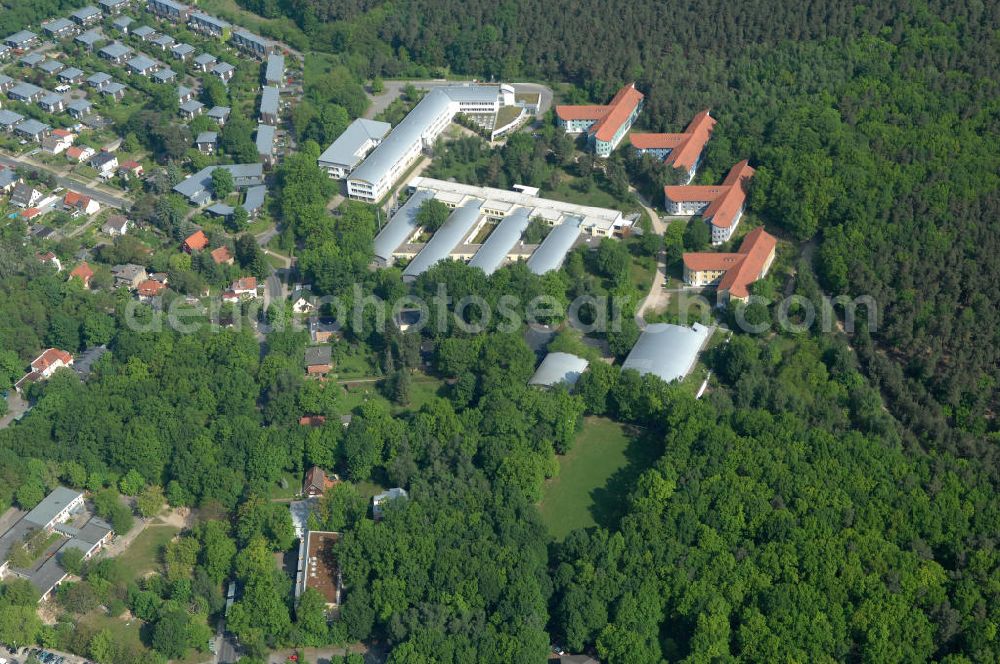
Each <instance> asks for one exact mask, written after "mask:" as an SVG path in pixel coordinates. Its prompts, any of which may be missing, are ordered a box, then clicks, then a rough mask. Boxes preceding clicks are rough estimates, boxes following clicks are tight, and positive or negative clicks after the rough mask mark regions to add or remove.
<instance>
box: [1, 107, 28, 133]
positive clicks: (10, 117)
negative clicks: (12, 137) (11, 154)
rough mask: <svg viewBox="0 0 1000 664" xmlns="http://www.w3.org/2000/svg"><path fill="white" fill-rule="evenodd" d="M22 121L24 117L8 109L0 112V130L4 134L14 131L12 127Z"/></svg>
mask: <svg viewBox="0 0 1000 664" xmlns="http://www.w3.org/2000/svg"><path fill="white" fill-rule="evenodd" d="M22 120H24V116H23V115H21V114H20V113H15V112H14V111H11V110H9V109H6V108H5V109H3V110H0V129H2V130H3V131H6V132H8V133H9V132H11V131H14V127H16V126H17V124H18V123H19V122H21V121H22Z"/></svg>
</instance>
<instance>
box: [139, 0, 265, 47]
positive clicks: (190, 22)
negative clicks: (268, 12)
mask: <svg viewBox="0 0 1000 664" xmlns="http://www.w3.org/2000/svg"><path fill="white" fill-rule="evenodd" d="M147 6H148V8H149V11H150V12H152V13H153V14H156V15H157V16H159V17H161V18H163V19H165V20H168V21H171V22H173V23H180V24H187V26H188V27H189V28H191V29H192V30H194V31H195V32H200V33H202V34H205V35H209V36H212V37H218V38H219V39H223V40H227V41H229V42H230V43H232V44H233V46H235V47H236V48H238V49H240V50H241V51H243V52H245V53H248V54H250V55H252V56H254V57H256V58H259V59H261V60H263V59H264V58H266V57H267V56H268V54H270V53H275V52H277V51H278V50H279V48H278V44H276V43H275V42H273V41H271V40H269V39H265V38H264V37H261V36H259V35H255V34H254V33H252V32H250V31H249V30H244V29H243V28H239V27H233V25H232V24H230V23H229V22H228V21H224V20H222V19H221V18H216V17H215V16H211V15H209V14H206V13H204V12H200V11H197V10H195V9H194V8H192V7H189V6H188V5H185V4H182V3H180V2H174V0H148V5H147Z"/></svg>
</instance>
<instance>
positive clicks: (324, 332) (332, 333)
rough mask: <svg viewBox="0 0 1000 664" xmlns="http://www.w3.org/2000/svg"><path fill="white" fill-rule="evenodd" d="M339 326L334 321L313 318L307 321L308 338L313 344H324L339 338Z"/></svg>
mask: <svg viewBox="0 0 1000 664" xmlns="http://www.w3.org/2000/svg"><path fill="white" fill-rule="evenodd" d="M340 332H341V331H340V325H338V324H337V321H336V319H321V318H316V317H313V318H311V319H310V320H309V338H310V339H312V342H313V343H314V344H324V343H327V342H328V341H330V340H331V339H335V338H337V337H339V336H340Z"/></svg>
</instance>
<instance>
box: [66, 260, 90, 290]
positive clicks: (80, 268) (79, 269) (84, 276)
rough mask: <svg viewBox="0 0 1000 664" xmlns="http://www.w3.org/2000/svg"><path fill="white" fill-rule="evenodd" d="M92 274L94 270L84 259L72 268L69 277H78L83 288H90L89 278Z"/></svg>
mask: <svg viewBox="0 0 1000 664" xmlns="http://www.w3.org/2000/svg"><path fill="white" fill-rule="evenodd" d="M93 276H94V270H93V269H92V268H91V267H90V265H88V264H87V261H84V262H82V263H80V264H79V265H77V266H76V267H74V268H73V270H72V271H71V272H70V273H69V278H70V279H79V280H80V282H81V283H82V284H83V287H84V288H90V280H91V278H93Z"/></svg>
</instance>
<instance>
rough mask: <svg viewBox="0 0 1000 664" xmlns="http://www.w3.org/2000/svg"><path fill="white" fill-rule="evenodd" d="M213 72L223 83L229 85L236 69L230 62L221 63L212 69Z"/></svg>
mask: <svg viewBox="0 0 1000 664" xmlns="http://www.w3.org/2000/svg"><path fill="white" fill-rule="evenodd" d="M211 72H212V74H213V75H215V76H216V77H218V79H219V80H220V81H222V82H223V83H228V82H229V81H230V79H232V78H233V74H235V73H236V67H234V66H232V65H231V64H229V63H228V62H220V63H218V64H216V65H214V66H213V67H212V69H211Z"/></svg>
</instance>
